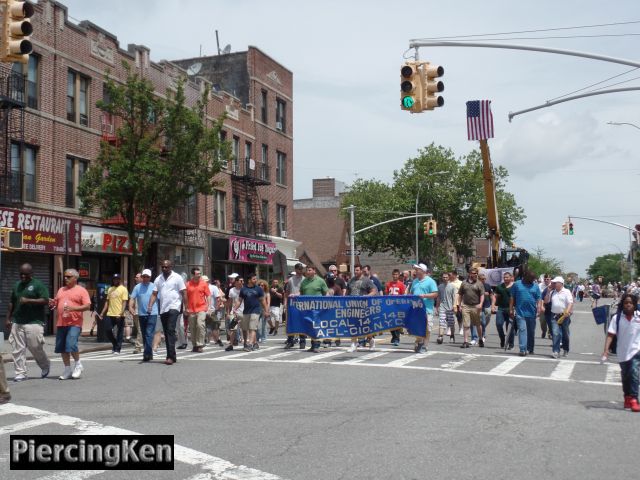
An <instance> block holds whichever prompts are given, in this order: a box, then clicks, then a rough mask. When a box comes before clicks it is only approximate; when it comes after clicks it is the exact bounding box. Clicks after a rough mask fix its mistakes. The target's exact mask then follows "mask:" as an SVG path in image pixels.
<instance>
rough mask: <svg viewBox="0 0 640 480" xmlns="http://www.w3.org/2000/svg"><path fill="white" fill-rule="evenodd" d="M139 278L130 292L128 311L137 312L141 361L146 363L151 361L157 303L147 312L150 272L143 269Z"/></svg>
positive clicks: (151, 290) (149, 294) (151, 288)
mask: <svg viewBox="0 0 640 480" xmlns="http://www.w3.org/2000/svg"><path fill="white" fill-rule="evenodd" d="M140 277H141V279H142V282H141V283H138V284H137V285H136V286H135V287H134V289H133V292H131V297H130V298H129V310H130V311H137V312H138V319H139V320H138V321H139V324H140V331H141V334H142V342H143V345H144V350H143V352H144V353H143V354H142V361H143V362H148V361H150V360H152V359H153V348H152V344H153V336H154V334H155V333H156V322H157V321H158V302H153V308H152V309H151V310H147V307H148V306H149V299H150V298H151V294H152V293H153V289H154V285H153V284H152V283H151V270H149V269H148V268H145V269H144V270H143V271H142V274H141V275H140ZM135 302H137V305H134V303H135ZM136 307H137V308H136Z"/></svg>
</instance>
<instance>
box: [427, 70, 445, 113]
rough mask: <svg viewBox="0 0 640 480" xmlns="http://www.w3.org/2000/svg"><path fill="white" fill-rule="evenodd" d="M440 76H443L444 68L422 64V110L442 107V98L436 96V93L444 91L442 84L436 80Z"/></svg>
mask: <svg viewBox="0 0 640 480" xmlns="http://www.w3.org/2000/svg"><path fill="white" fill-rule="evenodd" d="M442 75H444V68H442V67H440V66H438V65H431V64H430V63H425V64H424V66H423V68H422V80H423V83H422V84H423V92H424V100H423V105H422V109H423V110H433V109H434V108H436V107H441V106H443V105H444V98H442V97H441V96H440V95H436V94H437V93H439V92H442V91H444V83H442V82H441V81H440V80H436V79H437V78H438V77H441V76H442Z"/></svg>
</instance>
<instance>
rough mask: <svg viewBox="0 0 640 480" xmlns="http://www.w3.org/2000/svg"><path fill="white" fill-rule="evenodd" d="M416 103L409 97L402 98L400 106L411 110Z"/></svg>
mask: <svg viewBox="0 0 640 480" xmlns="http://www.w3.org/2000/svg"><path fill="white" fill-rule="evenodd" d="M415 103H416V101H415V99H414V98H413V97H411V96H406V97H402V106H403V107H404V108H411V107H413V106H414V105H415Z"/></svg>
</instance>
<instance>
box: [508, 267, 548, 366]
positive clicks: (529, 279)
mask: <svg viewBox="0 0 640 480" xmlns="http://www.w3.org/2000/svg"><path fill="white" fill-rule="evenodd" d="M535 278H536V274H535V272H532V271H528V272H527V273H526V274H525V275H524V279H523V280H518V281H517V282H515V283H514V284H513V287H511V299H510V300H509V316H510V317H511V318H514V319H515V321H516V322H517V324H518V340H519V344H520V345H519V346H520V356H521V357H526V356H527V353H529V354H533V348H534V342H535V334H536V316H537V315H538V314H540V313H541V312H542V298H541V295H540V288H538V285H536V283H535V281H534V280H535Z"/></svg>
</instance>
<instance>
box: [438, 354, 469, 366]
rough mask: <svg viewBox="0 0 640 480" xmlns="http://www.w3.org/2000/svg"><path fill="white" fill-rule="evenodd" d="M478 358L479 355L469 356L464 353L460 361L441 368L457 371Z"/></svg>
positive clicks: (445, 364)
mask: <svg viewBox="0 0 640 480" xmlns="http://www.w3.org/2000/svg"><path fill="white" fill-rule="evenodd" d="M458 355H459V354H458ZM476 358H478V355H476V354H474V353H469V354H466V353H463V354H462V357H461V358H459V359H458V360H454V361H453V362H449V363H444V364H442V365H440V368H443V369H445V370H455V369H456V368H458V367H461V366H462V365H464V364H465V363H469V362H470V361H471V360H474V359H476Z"/></svg>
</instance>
